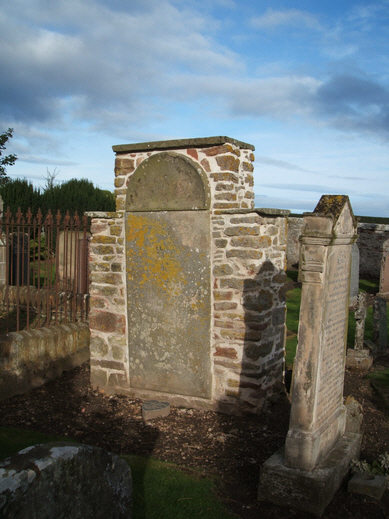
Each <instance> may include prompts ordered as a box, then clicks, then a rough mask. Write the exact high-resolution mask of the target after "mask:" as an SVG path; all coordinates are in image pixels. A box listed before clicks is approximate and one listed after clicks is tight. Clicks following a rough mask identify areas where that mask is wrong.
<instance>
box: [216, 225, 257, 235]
mask: <svg viewBox="0 0 389 519" xmlns="http://www.w3.org/2000/svg"><path fill="white" fill-rule="evenodd" d="M259 233H260V227H259V226H258V225H255V226H253V227H248V226H244V225H239V226H234V227H227V228H226V229H225V230H224V234H225V235H226V236H259Z"/></svg>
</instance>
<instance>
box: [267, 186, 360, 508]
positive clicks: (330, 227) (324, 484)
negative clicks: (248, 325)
mask: <svg viewBox="0 0 389 519" xmlns="http://www.w3.org/2000/svg"><path fill="white" fill-rule="evenodd" d="M356 233H357V223H356V220H355V218H354V216H353V212H352V209H351V206H350V202H349V199H348V197H347V196H340V195H324V196H322V198H321V199H320V201H319V203H318V205H317V206H316V208H315V211H314V212H313V213H306V214H304V227H303V233H302V237H301V249H300V272H299V277H300V281H301V282H302V292H301V308H300V319H299V331H298V346H297V352H296V358H295V362H294V370H293V378H292V388H291V397H292V405H291V415H290V423H289V431H288V434H287V438H286V441H285V447H284V448H282V449H281V450H280V451H278V452H277V453H276V454H274V455H273V456H272V457H271V458H269V459H268V460H267V461H266V462H265V463H264V465H263V466H262V468H261V474H260V485H259V492H258V499H259V500H270V501H273V502H276V503H282V504H285V505H290V506H293V507H295V508H299V509H302V510H306V511H309V512H312V513H314V514H316V515H319V516H320V515H321V514H322V513H323V511H324V509H325V507H326V506H327V505H328V503H329V502H330V501H331V499H332V497H333V496H334V494H335V492H336V491H337V489H338V488H339V486H340V484H341V482H342V480H343V478H344V477H345V475H346V473H347V472H348V467H349V462H350V459H351V458H353V457H356V456H358V455H359V449H360V442H361V437H362V435H361V434H360V433H358V432H357V433H356V432H355V431H353V432H349V431H348V429H347V427H346V423H347V420H346V418H347V416H346V414H347V413H346V407H345V406H344V405H343V383H344V369H345V355H346V344H347V322H348V308H349V301H348V299H349V278H350V262H351V246H352V244H353V243H354V241H355V240H356V238H357V234H356Z"/></svg>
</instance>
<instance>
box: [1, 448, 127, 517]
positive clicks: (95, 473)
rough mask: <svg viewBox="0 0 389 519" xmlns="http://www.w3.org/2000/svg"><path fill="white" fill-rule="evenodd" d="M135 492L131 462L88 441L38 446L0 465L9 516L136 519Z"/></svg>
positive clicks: (4, 514) (3, 500)
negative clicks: (133, 506) (134, 512)
mask: <svg viewBox="0 0 389 519" xmlns="http://www.w3.org/2000/svg"><path fill="white" fill-rule="evenodd" d="M131 494H132V479H131V470H130V468H129V466H128V465H127V463H126V462H125V461H124V460H123V459H121V458H119V456H116V455H115V454H110V453H108V452H106V451H104V450H103V449H98V448H96V447H91V446H89V445H80V444H76V443H66V442H54V443H47V444H42V445H34V446H33V447H28V448H26V449H24V450H22V451H20V452H18V453H17V454H15V455H14V456H11V457H10V458H7V459H6V460H4V461H2V462H1V463H0V516H1V517H6V518H7V519H38V518H39V519H53V518H55V519H69V518H70V517H71V518H72V519H96V518H97V517H107V518H108V517H115V519H131V502H132V500H131Z"/></svg>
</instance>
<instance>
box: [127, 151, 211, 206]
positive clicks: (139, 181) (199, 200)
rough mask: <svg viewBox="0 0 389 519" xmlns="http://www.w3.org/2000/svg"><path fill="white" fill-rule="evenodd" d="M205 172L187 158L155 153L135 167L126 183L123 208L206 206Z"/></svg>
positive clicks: (173, 154)
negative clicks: (124, 206)
mask: <svg viewBox="0 0 389 519" xmlns="http://www.w3.org/2000/svg"><path fill="white" fill-rule="evenodd" d="M207 186H208V183H207V182H206V179H205V173H204V172H203V171H202V170H201V168H198V167H197V168H196V166H195V165H194V164H193V163H192V161H190V160H189V159H188V158H186V157H185V158H184V157H183V156H182V155H177V154H175V153H172V152H165V153H158V154H156V155H152V156H151V157H150V158H148V159H146V160H145V161H144V162H142V164H141V165H140V166H139V167H138V168H137V170H136V171H135V173H134V175H133V176H132V177H131V179H130V182H129V184H128V190H127V199H126V211H193V210H196V209H208V208H209V204H210V193H209V190H208V189H206V187H207Z"/></svg>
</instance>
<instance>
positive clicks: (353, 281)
mask: <svg viewBox="0 0 389 519" xmlns="http://www.w3.org/2000/svg"><path fill="white" fill-rule="evenodd" d="M358 291H359V248H358V245H357V244H356V243H353V244H352V247H351V273H350V301H349V305H350V306H355V305H356V304H357V297H358Z"/></svg>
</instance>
